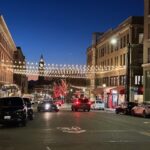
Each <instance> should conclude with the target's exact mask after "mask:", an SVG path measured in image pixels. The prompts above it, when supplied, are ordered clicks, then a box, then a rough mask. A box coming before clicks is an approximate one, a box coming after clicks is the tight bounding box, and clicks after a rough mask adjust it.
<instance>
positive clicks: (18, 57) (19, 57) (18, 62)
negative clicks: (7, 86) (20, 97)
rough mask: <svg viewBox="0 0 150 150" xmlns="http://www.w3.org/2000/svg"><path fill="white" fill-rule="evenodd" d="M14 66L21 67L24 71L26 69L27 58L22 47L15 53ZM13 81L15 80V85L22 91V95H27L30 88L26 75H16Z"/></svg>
mask: <svg viewBox="0 0 150 150" xmlns="http://www.w3.org/2000/svg"><path fill="white" fill-rule="evenodd" d="M14 65H15V66H16V67H17V66H21V67H22V69H24V70H25V69H26V61H25V56H24V55H23V52H22V49H21V47H17V49H16V51H14ZM16 67H15V68H16ZM15 68H14V69H15ZM16 69H17V68H16ZM13 79H14V83H15V84H17V85H18V86H19V88H20V89H21V93H22V94H23V93H27V88H28V78H27V76H26V75H25V74H14V77H13Z"/></svg>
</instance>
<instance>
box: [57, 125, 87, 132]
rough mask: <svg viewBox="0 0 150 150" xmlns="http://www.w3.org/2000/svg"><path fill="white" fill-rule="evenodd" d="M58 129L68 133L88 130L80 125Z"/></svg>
mask: <svg viewBox="0 0 150 150" xmlns="http://www.w3.org/2000/svg"><path fill="white" fill-rule="evenodd" d="M57 129H58V130H61V131H62V132H66V133H75V134H79V133H83V132H86V130H82V129H81V128H80V127H75V126H72V127H57Z"/></svg>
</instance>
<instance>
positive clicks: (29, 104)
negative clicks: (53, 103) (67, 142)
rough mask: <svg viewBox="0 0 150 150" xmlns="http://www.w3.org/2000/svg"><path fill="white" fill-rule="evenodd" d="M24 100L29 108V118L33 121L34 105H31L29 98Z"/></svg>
mask: <svg viewBox="0 0 150 150" xmlns="http://www.w3.org/2000/svg"><path fill="white" fill-rule="evenodd" d="M23 100H24V102H25V104H26V106H27V114H28V118H29V119H30V120H33V108H32V103H31V99H30V98H27V97H23Z"/></svg>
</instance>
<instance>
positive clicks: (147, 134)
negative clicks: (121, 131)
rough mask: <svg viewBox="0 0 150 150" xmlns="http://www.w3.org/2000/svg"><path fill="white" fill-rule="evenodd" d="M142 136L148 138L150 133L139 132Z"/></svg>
mask: <svg viewBox="0 0 150 150" xmlns="http://www.w3.org/2000/svg"><path fill="white" fill-rule="evenodd" d="M139 133H140V134H142V135H146V136H150V132H145V131H144V132H139Z"/></svg>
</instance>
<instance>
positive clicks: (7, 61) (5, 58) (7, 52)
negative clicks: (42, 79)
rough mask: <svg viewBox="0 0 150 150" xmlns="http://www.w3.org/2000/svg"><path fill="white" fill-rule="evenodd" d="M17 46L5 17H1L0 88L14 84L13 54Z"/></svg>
mask: <svg viewBox="0 0 150 150" xmlns="http://www.w3.org/2000/svg"><path fill="white" fill-rule="evenodd" d="M15 50H16V45H15V43H14V41H13V39H12V37H11V34H10V32H9V30H8V27H7V25H6V23H5V21H4V18H3V16H0V72H1V73H0V87H2V86H3V85H4V84H12V83H13V69H11V68H8V66H9V65H13V53H14V51H15Z"/></svg>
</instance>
